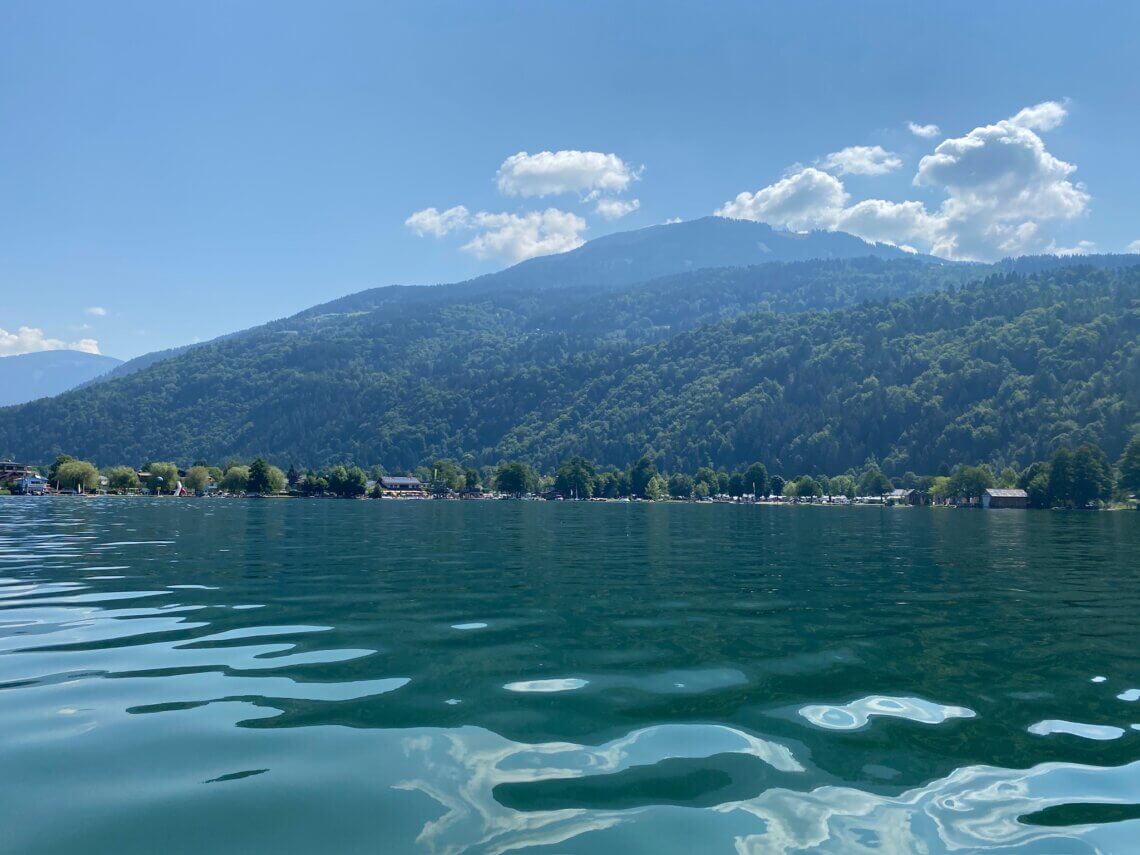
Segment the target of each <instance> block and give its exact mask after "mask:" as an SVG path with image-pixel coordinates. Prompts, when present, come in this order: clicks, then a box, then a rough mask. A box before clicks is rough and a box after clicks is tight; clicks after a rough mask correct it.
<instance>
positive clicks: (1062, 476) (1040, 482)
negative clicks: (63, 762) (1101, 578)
mask: <svg viewBox="0 0 1140 855" xmlns="http://www.w3.org/2000/svg"><path fill="white" fill-rule="evenodd" d="M41 474H42V475H43V476H44V477H46V479H47V481H48V484H49V485H50V486H51V487H52V488H53V489H55V490H58V491H68V492H79V493H96V492H103V493H113V494H137V493H144V492H145V493H148V494H157V495H162V494H169V493H171V492H174V491H175V490H176V489H177V486H178V485H179V484H181V486H182V487H183V488H184V490H185V491H186V492H188V493H191V494H197V495H207V494H212V493H219V494H225V495H243V496H245V495H257V496H274V495H296V496H336V497H343V498H360V497H366V496H367V497H371V498H381V497H382V496H383V495H385V491H384V490H383V488H382V485H381V483H380V480H381V478H382V477H385V476H389V475H392V474H393V473H389V472H387V471H386V470H385V469H384V468H383V467H381V466H373V467H371V468H370V469H368V470H365V469H363V468H361V467H359V466H355V465H351V464H349V465H337V466H332V467H329V468H325V469H320V470H316V469H307V470H304V471H302V470H300V469H298V468H297V467H296V466H292V465H291V466H290V467H289V470H288V471H287V472H286V471H283V470H282V469H280V468H278V467H277V466H274V465H272V464H270V463H268V462H267V461H266V460H265V459H263V458H261V457H257V458H255V459H254V460H253V461H252V462H250V463H249V464H248V465H247V464H245V463H243V462H241V461H238V460H230V461H227V462H226V463H225V464H223V465H221V466H217V465H211V464H210V463H208V462H206V461H201V460H199V461H196V462H194V463H193V464H192V465H191V466H189V467H188V468H187V469H185V470H180V469H179V467H178V466H177V465H176V464H175V463H172V462H160V461H152V462H149V463H147V464H146V465H144V466H143V467H142V468H141V469H140V470H135V469H134V468H133V467H130V466H124V465H118V466H111V467H108V468H106V469H104V470H102V471H100V470H99V469H98V468H97V467H96V466H95V465H94V464H93V463H90V462H88V461H85V460H77V459H75V458H73V457H70V456H68V455H59V456H58V457H57V458H56V460H55V461H54V462H53V463H52V464H51V466H50V467H46V471H41ZM408 475H409V476H411V477H413V478H415V479H416V480H417V481H418V482H419V483H420V484H421V485H422V490H421V489H416V490H414V491H412V492H414V493H415V494H416V495H432V496H435V497H456V496H466V497H475V496H481V495H487V496H489V495H499V496H517V497H522V496H544V497H547V498H561V499H583V500H585V499H615V500H617V499H639V500H652V501H661V500H681V501H684V500H690V501H691V500H697V501H700V500H712V499H717V498H719V499H721V500H748V501H762V500H769V499H777V500H781V501H788V500H799V501H814V500H821V499H822V498H823V497H828V498H833V497H834V498H842V499H846V500H848V501H853V500H855V499H857V498H859V497H862V498H874V497H877V498H879V499H881V498H882V497H883V496H886V495H888V494H890V493H891V492H892V491H898V490H908V491H909V490H914V491H918V493H920V494H921V495H922V496H923V497H924V503H925V500H927V499H928V500H929V501H930V502H933V503H936V504H971V505H972V504H976V503H978V502H979V501H980V498H981V495H982V494H983V493H984V492H985V491H986V490H987V489H990V488H1006V489H1021V490H1024V491H1025V492H1026V496H1027V504H1028V505H1029V506H1030V507H1035V508H1052V507H1064V508H1090V507H1097V508H1103V507H1113V506H1115V507H1120V506H1128V505H1130V504H1131V503H1132V501H1133V498H1134V496H1135V494H1137V493H1140V434H1137V435H1136V436H1134V437H1133V438H1132V440H1131V441H1130V442H1129V443H1128V445H1127V447H1126V448H1125V450H1124V453H1123V454H1122V455H1121V457H1120V459H1119V460H1118V461H1117V463H1116V464H1115V466H1114V465H1113V464H1112V463H1110V462H1109V460H1108V457H1107V456H1106V455H1105V453H1104V451H1103V450H1101V449H1100V448H1098V447H1097V446H1095V445H1093V444H1091V443H1085V444H1083V445H1080V446H1078V447H1077V448H1073V449H1071V448H1068V447H1061V448H1058V449H1057V450H1056V451H1055V452H1054V453H1053V455H1052V456H1051V458H1050V459H1049V460H1041V461H1035V462H1033V463H1031V464H1030V465H1028V466H1026V467H1025V468H1023V469H1017V468H1015V467H1013V466H1008V465H1007V466H1005V467H1003V468H1001V469H1000V470H999V471H996V472H995V471H994V469H993V468H991V467H990V466H989V465H987V464H984V463H983V464H977V465H965V464H961V465H958V466H956V467H954V468H953V469H950V468H949V467H947V466H946V465H943V466H942V467H940V469H939V471H938V473H937V474H934V475H919V474H916V473H914V472H910V471H908V472H904V473H902V474H897V473H896V474H888V473H886V472H884V471H883V469H882V468H881V467H880V466H879V464H878V463H877V462H876V461H874V460H868V461H867V462H866V463H865V464H864V465H863V466H861V467H857V468H852V469H849V470H848V471H846V472H843V473H840V474H836V475H831V476H829V475H826V474H823V473H820V472H815V473H812V474H802V475H799V476H798V477H784V476H782V475H780V474H774V473H770V472H769V470H768V468H767V467H766V466H765V465H764V464H763V463H760V462H756V463H753V464H751V465H749V466H748V467H746V468H745V469H743V470H738V471H731V472H730V471H728V470H727V469H724V468H720V469H715V468H713V467H712V466H701V467H699V468H698V469H697V470H696V471H695V472H693V473H691V474H690V473H686V472H680V471H673V472H664V471H662V470H660V469H659V468H658V465H657V463H656V462H655V461H653V460H652V459H651V458H649V457H647V456H643V457H641V458H640V459H639V460H638V461H637V462H636V463H634V464H633V465H632V466H630V467H628V468H626V469H618V468H614V467H608V468H607V467H598V466H596V465H595V464H594V463H593V462H592V461H590V460H587V459H586V458H584V457H581V456H575V457H571V458H569V459H568V460H566V461H564V462H563V463H562V464H561V465H560V466H559V467H558V468H557V469H556V470H555V471H554V472H551V473H541V472H539V471H538V470H536V469H534V468H532V467H531V466H530V465H528V464H527V463H525V462H522V461H502V462H500V463H499V464H498V465H497V466H493V467H492V466H484V467H481V468H477V467H474V466H464V465H462V464H461V463H459V462H456V461H454V460H449V459H440V460H435V461H433V462H432V463H431V465H430V466H427V465H425V466H419V467H417V468H416V469H414V470H412V471H411V472H409V473H408Z"/></svg>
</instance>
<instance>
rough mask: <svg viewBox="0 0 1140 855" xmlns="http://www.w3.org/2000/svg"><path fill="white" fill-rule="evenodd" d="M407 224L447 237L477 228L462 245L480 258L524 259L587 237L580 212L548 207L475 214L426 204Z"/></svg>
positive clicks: (459, 207)
mask: <svg viewBox="0 0 1140 855" xmlns="http://www.w3.org/2000/svg"><path fill="white" fill-rule="evenodd" d="M404 224H405V225H406V226H407V227H408V228H410V229H411V230H412V231H413V232H415V233H416V234H417V235H419V236H420V237H424V236H425V235H431V236H433V237H437V238H438V237H444V236H445V235H447V234H450V233H451V232H455V231H478V232H479V234H477V235H475V237H474V238H472V239H471V240H469V241H468V242H467V243H465V244H464V245H463V246H462V249H463V250H464V251H466V252H469V253H471V254H472V255H474V256H475V257H476V258H480V259H502V260H505V261H509V262H512V263H513V262H516V261H523V260H524V259H527V258H534V257H535V256H537V255H551V254H553V253H557V252H566V251H567V250H571V249H574V248H576V247H579V246H581V245H582V244H583V243H584V242H585V241H584V240H583V238H582V232H583V231H585V230H586V221H585V220H584V219H582V218H581V217H579V216H578V215H577V214H572V213H569V212H567V211H560V210H558V209H557V208H547V209H546V210H545V211H528V212H526V213H523V214H510V213H490V212H487V211H477V212H475V213H474V214H472V213H471V212H470V211H468V210H467V209H466V208H465V207H463V206H462V205H456V206H455V207H454V208H448V209H447V210H446V211H442V212H441V211H439V210H437V209H436V208H424V209H423V210H422V211H416V212H415V213H414V214H412V215H411V216H410V217H408V218H407V219H406V220H405V221H404Z"/></svg>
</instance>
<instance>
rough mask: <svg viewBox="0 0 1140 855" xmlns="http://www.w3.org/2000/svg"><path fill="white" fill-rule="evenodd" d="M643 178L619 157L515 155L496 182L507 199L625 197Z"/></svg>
mask: <svg viewBox="0 0 1140 855" xmlns="http://www.w3.org/2000/svg"><path fill="white" fill-rule="evenodd" d="M640 175H641V170H639V169H634V168H632V167H631V166H630V165H629V164H628V163H626V162H625V161H624V160H622V159H621V158H620V157H618V156H617V155H616V154H612V153H611V154H605V153H603V152H600V151H574V150H563V151H540V152H538V153H536V154H528V153H527V152H525V151H520V152H519V153H518V154H512V155H511V156H510V157H508V158H507V159H506V160H504V161H503V163H502V165H500V166H499V171H498V174H497V175H496V182H497V184H498V187H499V192H501V193H503V194H505V195H507V196H540V197H541V196H553V195H558V194H560V193H582V194H589V193H622V192H624V191H625V190H627V189H628V188H629V185H630V184H631V183H632V182H634V181H636V180H637V179H638V178H639V177H640Z"/></svg>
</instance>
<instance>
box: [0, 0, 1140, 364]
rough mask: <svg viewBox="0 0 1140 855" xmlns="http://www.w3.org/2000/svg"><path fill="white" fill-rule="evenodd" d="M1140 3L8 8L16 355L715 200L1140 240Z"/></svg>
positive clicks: (1025, 245)
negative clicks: (1139, 47)
mask: <svg viewBox="0 0 1140 855" xmlns="http://www.w3.org/2000/svg"><path fill="white" fill-rule="evenodd" d="M1138 31H1140V4H1137V3H1135V2H1120V3H1101V2H1087V3H1081V4H1072V3H1055V2H1048V0H1045V1H1044V2H1042V0H1034V2H1002V3H990V4H915V3H913V2H900V3H874V2H862V3H840V2H836V3H820V2H796V3H790V2H789V3H786V4H758V3H751V2H749V3H735V2H725V3H712V2H709V3H700V4H696V3H690V4H681V3H671V2H654V3H641V2H622V3H615V2H573V3H571V2H554V0H547V1H546V2H531V3H521V2H519V3H498V2H478V3H477V2H467V0H464V2H454V3H435V2H422V0H421V2H414V3H412V2H409V3H398V2H385V3H375V2H348V0H337V1H336V2H328V3H315V2H309V3H300V2H290V0H275V2H272V3H270V2H260V3H254V2H229V0H226V2H211V0H194V2H164V3H152V2H131V3H128V2H116V0H103V2H100V3H97V4H96V3H90V2H86V0H82V2H66V0H60V2H53V3H43V2H39V0H35V2H22V1H21V0H9V2H6V3H4V4H3V5H0V355H11V354H16V353H22V352H27V351H31V350H40V349H45V348H59V347H72V348H76V349H82V350H89V351H92V352H101V353H105V354H109V355H112V356H116V357H119V358H130V357H134V356H137V355H140V354H142V353H146V352H149V351H153V350H160V349H164V348H167V347H172V346H174V345H179V344H185V343H189V342H194V341H204V340H208V339H210V338H213V337H215V336H217V335H221V334H224V333H227V332H232V331H234V330H238V329H242V328H245V327H249V326H252V325H255V324H258V323H262V322H265V321H268V320H272V319H275V318H280V317H285V316H288V315H290V314H292V313H294V312H296V311H299V310H301V309H304V308H306V307H308V306H311V305H314V304H316V303H320V302H323V301H325V300H329V299H333V298H335V297H338V296H342V295H344V294H348V293H352V292H354V291H359V290H362V289H365V288H370V287H375V286H379V285H388V284H394V283H402V284H430V283H437V282H449V281H458V280H462V279H465V278H468V277H470V276H473V275H477V274H480V273H485V272H488V271H490V270H495V269H498V268H501V267H504V266H506V265H508V264H511V263H514V262H516V261H518V260H521V259H523V258H527V257H531V256H533V255H536V254H545V253H550V252H560V251H565V250H567V249H571V248H573V247H574V246H577V245H579V244H580V243H581V242H582V241H585V240H589V239H591V238H594V237H598V236H600V235H604V234H607V233H610V232H613V231H619V230H627V229H633V228H642V227H645V226H649V225H654V224H657V223H662V222H666V221H668V220H673V219H693V218H696V217H701V216H707V215H709V214H713V213H719V214H721V215H722V216H733V217H743V218H748V219H757V220H761V221H764V222H769V223H772V224H773V225H776V226H779V227H784V228H789V229H794V230H797V231H798V230H806V229H812V228H824V229H840V230H844V231H851V232H853V233H855V234H859V235H861V236H863V237H865V238H867V239H872V240H882V241H888V242H891V243H894V244H897V245H900V246H905V247H909V248H913V249H915V250H917V251H921V252H931V253H934V254H937V255H941V256H943V257H947V258H977V259H990V258H999V257H1002V256H1004V255H1017V254H1022V253H1027V252H1087V251H1099V252H1123V251H1126V250H1127V249H1128V247H1129V245H1130V244H1131V245H1132V246H1133V248H1134V249H1136V250H1138V251H1140V216H1138V207H1137V204H1136V200H1137V199H1140V165H1138V164H1137V151H1138V148H1137V140H1138V139H1140V52H1137V51H1136V50H1135V34H1136V32H1138Z"/></svg>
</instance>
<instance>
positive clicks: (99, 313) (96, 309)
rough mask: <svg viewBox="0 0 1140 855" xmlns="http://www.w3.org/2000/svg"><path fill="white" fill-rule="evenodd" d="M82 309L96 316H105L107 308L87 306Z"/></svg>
mask: <svg viewBox="0 0 1140 855" xmlns="http://www.w3.org/2000/svg"><path fill="white" fill-rule="evenodd" d="M83 311H85V312H86V313H87V314H89V315H93V316H94V317H96V318H105V317H106V316H107V310H106V309H104V308H103V307H102V306H88V307H87V308H86V309H84V310H83Z"/></svg>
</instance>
